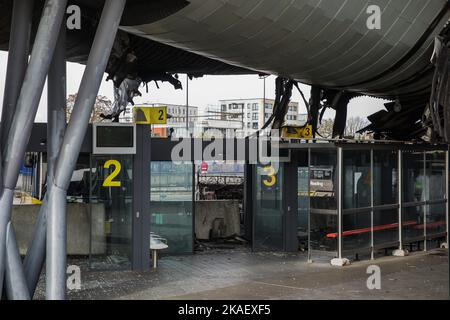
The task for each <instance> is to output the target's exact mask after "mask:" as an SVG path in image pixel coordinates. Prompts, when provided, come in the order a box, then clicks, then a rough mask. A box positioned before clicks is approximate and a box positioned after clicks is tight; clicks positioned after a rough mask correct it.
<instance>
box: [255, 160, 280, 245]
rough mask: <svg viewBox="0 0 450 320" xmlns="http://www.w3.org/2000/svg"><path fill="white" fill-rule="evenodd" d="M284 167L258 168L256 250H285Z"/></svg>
mask: <svg viewBox="0 0 450 320" xmlns="http://www.w3.org/2000/svg"><path fill="white" fill-rule="evenodd" d="M282 177H283V174H282V167H280V168H279V169H278V170H277V168H275V167H274V166H264V167H263V166H257V167H256V205H255V211H254V219H255V220H254V221H255V229H254V243H253V246H254V249H255V250H273V249H275V250H282V249H283V228H282V226H283V223H282V217H283V206H282V193H281V187H282Z"/></svg>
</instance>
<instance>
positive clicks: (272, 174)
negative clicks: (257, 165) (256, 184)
mask: <svg viewBox="0 0 450 320" xmlns="http://www.w3.org/2000/svg"><path fill="white" fill-rule="evenodd" d="M264 171H265V172H266V173H267V176H268V177H269V178H270V179H264V180H263V183H264V185H265V186H266V187H273V186H274V185H275V184H276V183H277V177H276V175H275V174H276V173H275V169H274V167H272V166H267V167H264Z"/></svg>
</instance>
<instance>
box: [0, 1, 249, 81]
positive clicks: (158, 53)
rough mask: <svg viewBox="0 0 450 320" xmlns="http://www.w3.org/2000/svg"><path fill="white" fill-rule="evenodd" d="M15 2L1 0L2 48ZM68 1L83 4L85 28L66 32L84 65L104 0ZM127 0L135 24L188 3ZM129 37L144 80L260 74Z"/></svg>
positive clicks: (38, 5)
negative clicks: (183, 75) (166, 76)
mask: <svg viewBox="0 0 450 320" xmlns="http://www.w3.org/2000/svg"><path fill="white" fill-rule="evenodd" d="M12 3H13V1H12V0H0V12H2V19H0V50H4V51H7V50H8V44H9V32H10V24H11V12H12ZM69 3H70V4H77V5H80V7H81V13H82V17H81V26H82V28H81V30H68V31H67V44H66V46H67V59H68V61H70V62H77V63H81V64H85V63H86V61H87V58H88V56H89V51H90V47H91V44H92V42H93V39H94V36H95V31H96V27H97V23H98V18H99V17H100V13H101V9H102V7H103V3H104V1H88V0H76V1H69ZM127 3H128V4H127V9H126V12H125V14H124V18H123V21H124V22H125V23H126V22H127V21H129V22H131V19H133V23H134V24H135V23H136V22H137V21H141V22H148V21H153V20H155V19H162V18H164V17H165V16H166V15H170V14H172V13H174V12H176V11H177V10H179V9H182V8H183V7H184V6H186V5H187V4H188V2H187V1H184V0H152V1H148V0H147V1H143V0H128V2H127ZM43 5H44V1H43V0H35V10H34V19H33V21H34V23H33V31H32V39H33V38H34V34H35V33H36V30H37V26H38V22H39V19H40V15H41V12H42V8H43ZM137 11H140V12H142V14H140V15H137V13H136V12H137ZM123 33H125V32H124V31H119V35H120V34H123ZM128 37H129V39H130V46H131V49H132V50H133V52H134V54H135V55H136V56H137V60H138V68H139V76H140V77H141V78H142V80H143V81H144V82H145V81H152V80H154V78H155V74H156V75H158V74H161V73H168V74H176V73H188V74H189V75H191V76H195V77H199V76H203V75H238V74H256V73H257V72H255V71H252V70H248V69H244V68H241V67H236V66H232V65H229V64H226V63H223V62H220V61H216V60H213V59H209V58H205V57H203V56H199V55H197V54H194V53H190V52H187V51H183V50H181V49H177V48H174V47H171V46H167V45H164V44H161V43H158V42H155V41H152V40H148V39H144V38H141V37H138V36H135V35H131V34H129V35H128Z"/></svg>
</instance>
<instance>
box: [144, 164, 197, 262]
mask: <svg viewBox="0 0 450 320" xmlns="http://www.w3.org/2000/svg"><path fill="white" fill-rule="evenodd" d="M150 176H151V185H150V186H151V193H150V201H151V202H150V212H151V217H150V219H151V220H150V223H151V224H150V232H153V233H154V234H156V235H158V236H160V237H162V238H165V239H167V244H168V246H169V248H168V249H166V250H164V253H172V254H182V253H192V252H193V250H194V248H193V241H194V240H193V201H192V200H193V199H192V197H193V195H192V192H193V191H192V190H193V180H192V179H193V164H192V163H191V162H185V163H182V164H175V163H173V162H170V161H153V162H152V163H151V175H150Z"/></svg>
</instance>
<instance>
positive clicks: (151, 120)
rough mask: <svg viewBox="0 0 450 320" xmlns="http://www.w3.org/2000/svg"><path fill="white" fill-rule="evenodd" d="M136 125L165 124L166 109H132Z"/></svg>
mask: <svg viewBox="0 0 450 320" xmlns="http://www.w3.org/2000/svg"><path fill="white" fill-rule="evenodd" d="M133 118H134V123H136V124H167V107H134V108H133Z"/></svg>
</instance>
